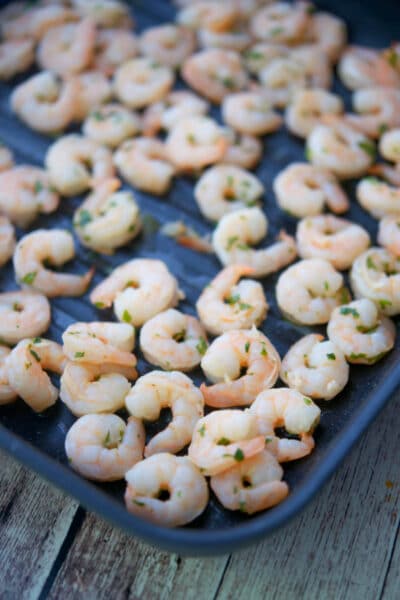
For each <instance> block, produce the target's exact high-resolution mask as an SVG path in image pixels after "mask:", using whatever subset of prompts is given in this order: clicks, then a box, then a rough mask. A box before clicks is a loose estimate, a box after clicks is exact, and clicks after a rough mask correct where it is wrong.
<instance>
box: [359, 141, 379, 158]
mask: <svg viewBox="0 0 400 600" xmlns="http://www.w3.org/2000/svg"><path fill="white" fill-rule="evenodd" d="M358 146H359V148H361V150H364V152H365V153H366V154H368V155H369V156H370V157H371V158H375V154H376V148H375V144H374V143H373V142H371V141H370V140H363V141H361V142H358Z"/></svg>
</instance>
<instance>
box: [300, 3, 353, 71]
mask: <svg viewBox="0 0 400 600" xmlns="http://www.w3.org/2000/svg"><path fill="white" fill-rule="evenodd" d="M309 33H310V41H311V42H312V43H313V44H314V45H315V46H316V47H317V49H318V50H320V51H322V52H323V53H324V54H326V56H327V57H328V58H329V60H330V61H331V62H333V63H334V62H336V61H337V60H338V59H339V57H340V55H341V53H342V50H343V48H344V47H345V46H346V43H347V26H346V23H345V22H344V21H343V20H342V19H340V18H339V17H337V16H336V15H331V14H330V13H326V12H319V11H318V12H317V13H316V14H313V15H312V16H311V30H310V32H309Z"/></svg>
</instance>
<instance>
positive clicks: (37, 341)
mask: <svg viewBox="0 0 400 600" xmlns="http://www.w3.org/2000/svg"><path fill="white" fill-rule="evenodd" d="M41 341H42V338H40V337H35V338H33V340H32V342H33V343H34V344H40V343H41Z"/></svg>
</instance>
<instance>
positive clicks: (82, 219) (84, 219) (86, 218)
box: [74, 209, 93, 228]
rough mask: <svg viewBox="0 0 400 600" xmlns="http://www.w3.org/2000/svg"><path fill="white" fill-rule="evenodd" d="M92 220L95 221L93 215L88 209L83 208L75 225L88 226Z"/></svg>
mask: <svg viewBox="0 0 400 600" xmlns="http://www.w3.org/2000/svg"><path fill="white" fill-rule="evenodd" d="M91 221H93V218H92V215H91V214H90V212H89V211H88V210H85V209H82V210H80V211H79V212H78V216H77V218H76V219H75V221H74V225H75V227H80V228H83V227H86V225H88V224H89V223H90V222H91Z"/></svg>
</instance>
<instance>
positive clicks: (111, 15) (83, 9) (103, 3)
mask: <svg viewBox="0 0 400 600" xmlns="http://www.w3.org/2000/svg"><path fill="white" fill-rule="evenodd" d="M72 5H73V7H74V8H75V9H76V10H77V12H78V13H79V14H80V15H81V16H82V17H90V18H91V19H93V20H94V22H95V23H96V25H98V26H99V27H123V28H125V29H130V28H131V27H133V26H134V22H133V20H132V17H131V15H130V11H129V6H128V5H127V4H126V3H125V2H120V0H72Z"/></svg>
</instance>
